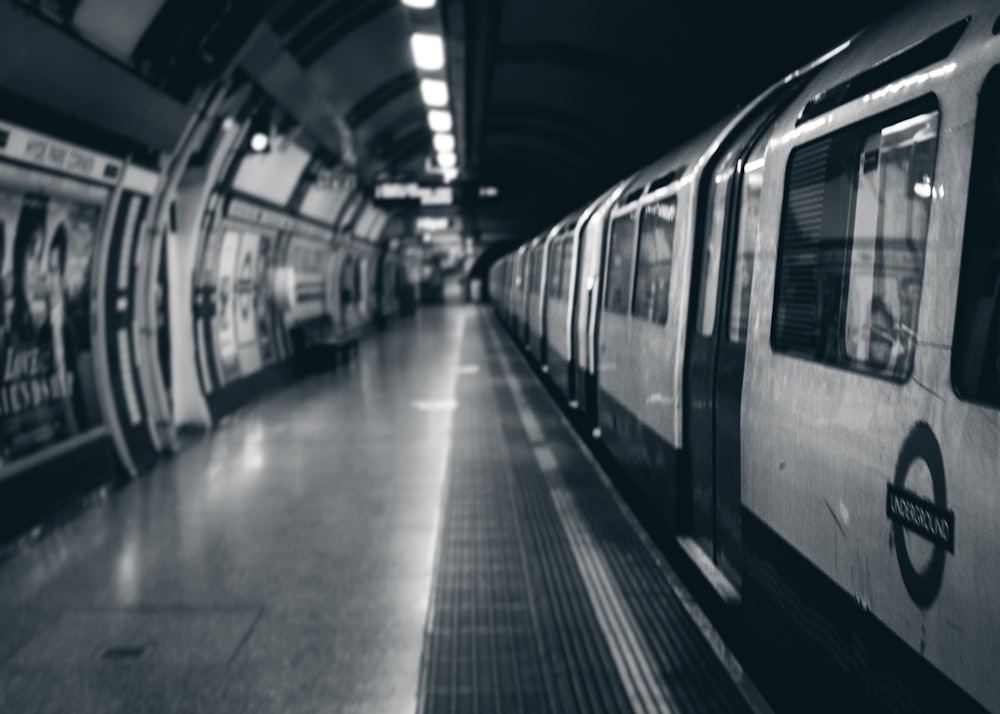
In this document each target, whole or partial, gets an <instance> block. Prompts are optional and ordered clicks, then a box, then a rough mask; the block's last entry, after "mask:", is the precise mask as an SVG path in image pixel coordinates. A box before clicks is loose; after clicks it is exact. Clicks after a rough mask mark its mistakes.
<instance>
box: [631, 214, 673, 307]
mask: <svg viewBox="0 0 1000 714" xmlns="http://www.w3.org/2000/svg"><path fill="white" fill-rule="evenodd" d="M676 220H677V199H676V198H669V199H667V200H665V201H663V202H661V203H654V204H651V205H649V206H646V207H645V208H644V209H643V210H642V220H641V222H640V224H639V257H638V264H637V266H636V273H635V301H634V302H633V304H632V314H633V315H635V316H636V317H640V318H642V319H643V320H648V321H649V322H655V323H657V324H659V325H665V324H666V322H667V314H668V312H669V308H670V269H671V266H672V265H673V254H674V224H675V222H676Z"/></svg>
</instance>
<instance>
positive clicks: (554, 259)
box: [546, 238, 562, 298]
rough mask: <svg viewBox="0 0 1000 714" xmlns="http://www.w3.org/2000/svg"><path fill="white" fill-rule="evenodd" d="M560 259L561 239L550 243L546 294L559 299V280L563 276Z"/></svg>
mask: <svg viewBox="0 0 1000 714" xmlns="http://www.w3.org/2000/svg"><path fill="white" fill-rule="evenodd" d="M560 259H561V254H560V251H559V239H558V238H556V239H555V240H553V241H552V242H551V243H549V280H548V290H547V291H546V292H548V294H549V297H551V298H558V297H559V280H560V277H561V276H562V266H561V265H560V264H559V261H560Z"/></svg>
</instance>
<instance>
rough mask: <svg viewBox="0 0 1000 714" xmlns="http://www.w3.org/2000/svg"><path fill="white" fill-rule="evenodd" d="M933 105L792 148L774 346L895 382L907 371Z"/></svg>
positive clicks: (934, 126) (933, 134) (928, 193)
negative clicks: (924, 110)
mask: <svg viewBox="0 0 1000 714" xmlns="http://www.w3.org/2000/svg"><path fill="white" fill-rule="evenodd" d="M937 132H938V113H937V112H936V111H931V112H927V113H923V114H920V115H918V116H910V117H909V118H899V117H898V116H897V117H895V118H891V119H884V118H883V119H881V120H876V121H868V122H864V123H862V124H858V125H856V126H853V127H850V128H848V129H846V130H844V131H841V132H838V133H837V134H835V135H833V136H831V137H827V138H824V139H820V140H818V141H815V142H813V143H811V144H807V145H805V146H803V147H800V148H799V149H797V150H796V151H794V152H793V154H792V157H791V159H790V162H789V168H788V185H787V195H786V200H785V206H784V210H783V213H782V220H781V241H780V245H779V258H778V285H777V289H776V293H775V318H774V322H773V332H772V343H773V345H774V348H775V350H777V351H779V352H787V353H790V354H795V355H798V356H801V357H806V358H808V359H813V360H816V361H819V362H824V363H827V364H836V365H839V366H843V367H848V368H850V369H854V370H857V371H860V372H866V373H869V374H874V375H876V376H880V377H884V378H887V379H894V380H897V381H903V380H905V379H906V378H907V377H908V376H909V374H910V373H911V371H912V369H913V355H914V349H915V348H916V342H917V340H916V333H917V317H918V313H919V308H920V293H921V284H922V281H923V270H924V249H925V245H926V241H927V226H928V217H929V212H930V204H931V200H932V194H933V174H934V157H935V152H936V148H937Z"/></svg>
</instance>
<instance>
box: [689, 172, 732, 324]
mask: <svg viewBox="0 0 1000 714" xmlns="http://www.w3.org/2000/svg"><path fill="white" fill-rule="evenodd" d="M734 158H735V154H734V152H730V155H729V156H727V157H726V159H725V160H724V161H723V162H722V163H721V164H720V167H719V170H718V171H717V172H716V174H715V176H714V177H713V180H712V183H711V185H710V187H709V189H708V207H709V208H708V215H707V219H708V224H707V225H706V226H705V239H704V241H703V242H702V255H701V300H699V301H698V333H699V334H701V335H703V336H704V337H708V336H710V335H711V334H712V332H713V330H714V326H715V303H716V300H717V298H718V295H719V263H720V261H721V259H722V237H723V231H725V228H726V204H727V202H728V200H729V179H730V178H731V177H732V175H733V165H732V161H733V159H734Z"/></svg>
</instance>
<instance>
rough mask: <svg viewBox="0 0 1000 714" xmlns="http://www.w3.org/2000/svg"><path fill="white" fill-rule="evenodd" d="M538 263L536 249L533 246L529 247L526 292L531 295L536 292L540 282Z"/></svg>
mask: <svg viewBox="0 0 1000 714" xmlns="http://www.w3.org/2000/svg"><path fill="white" fill-rule="evenodd" d="M538 263H539V260H538V251H537V250H536V249H535V248H531V249H530V251H529V252H528V292H529V293H530V294H531V295H537V294H538V286H539V284H540V283H541V282H542V280H541V276H540V275H539V273H540V272H541V266H540V265H539V264H538Z"/></svg>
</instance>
